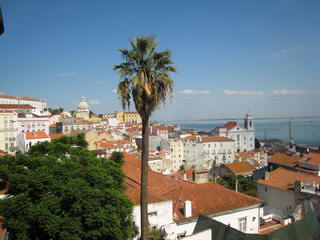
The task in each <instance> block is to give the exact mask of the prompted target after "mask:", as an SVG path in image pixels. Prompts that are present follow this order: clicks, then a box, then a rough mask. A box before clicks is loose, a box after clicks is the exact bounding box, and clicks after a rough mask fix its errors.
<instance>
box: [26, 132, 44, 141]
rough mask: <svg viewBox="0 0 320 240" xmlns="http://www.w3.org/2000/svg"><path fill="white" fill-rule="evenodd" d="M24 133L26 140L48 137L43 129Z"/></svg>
mask: <svg viewBox="0 0 320 240" xmlns="http://www.w3.org/2000/svg"><path fill="white" fill-rule="evenodd" d="M25 134H26V139H28V140H31V139H43V138H49V136H48V135H47V134H46V133H45V132H43V131H38V132H26V133H25Z"/></svg>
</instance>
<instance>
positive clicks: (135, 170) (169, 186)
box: [124, 153, 262, 239]
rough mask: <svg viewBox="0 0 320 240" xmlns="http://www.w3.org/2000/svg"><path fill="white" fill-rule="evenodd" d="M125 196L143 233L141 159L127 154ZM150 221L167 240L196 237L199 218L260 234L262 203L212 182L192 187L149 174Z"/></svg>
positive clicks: (175, 180)
mask: <svg viewBox="0 0 320 240" xmlns="http://www.w3.org/2000/svg"><path fill="white" fill-rule="evenodd" d="M124 172H125V174H126V180H125V184H126V186H127V190H126V194H127V195H128V197H129V198H130V199H131V201H132V202H133V204H134V210H133V219H134V222H135V225H136V226H137V227H138V229H140V226H141V225H140V206H139V205H140V159H138V158H136V157H134V156H133V155H130V154H126V153H125V164H124ZM148 175H149V179H148V181H149V183H148V184H149V185H148V201H149V204H148V220H149V223H150V224H151V226H152V227H154V228H156V229H161V230H162V233H163V237H164V239H178V238H180V237H183V236H188V235H191V234H192V233H193V230H194V227H195V225H196V222H197V219H198V216H199V215H200V214H203V215H206V216H209V217H211V218H213V219H215V220H217V221H220V222H222V223H224V224H227V225H228V224H230V226H232V227H234V228H236V229H238V230H240V231H242V232H246V233H258V232H259V223H260V210H259V208H260V204H261V202H262V201H261V200H260V199H257V198H253V197H250V196H247V195H244V194H241V193H237V192H234V191H232V190H229V189H227V188H225V187H223V186H221V185H219V184H215V183H213V182H208V183H202V184H197V185H195V184H193V183H190V182H186V181H181V180H177V179H174V178H171V177H166V176H164V175H162V174H159V173H155V172H153V171H151V170H149V173H148Z"/></svg>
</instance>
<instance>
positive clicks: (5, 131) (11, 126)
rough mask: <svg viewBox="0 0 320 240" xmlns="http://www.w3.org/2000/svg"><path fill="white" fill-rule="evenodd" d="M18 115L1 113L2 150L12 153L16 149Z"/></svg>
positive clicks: (0, 148) (0, 147)
mask: <svg viewBox="0 0 320 240" xmlns="http://www.w3.org/2000/svg"><path fill="white" fill-rule="evenodd" d="M17 134H18V129H17V113H15V112H0V150H2V151H5V152H11V151H10V150H13V148H15V147H16V137H17Z"/></svg>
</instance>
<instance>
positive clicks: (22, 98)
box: [0, 94, 43, 102]
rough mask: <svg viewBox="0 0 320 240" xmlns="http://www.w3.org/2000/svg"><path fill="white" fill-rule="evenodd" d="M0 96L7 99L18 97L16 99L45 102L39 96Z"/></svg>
mask: <svg viewBox="0 0 320 240" xmlns="http://www.w3.org/2000/svg"><path fill="white" fill-rule="evenodd" d="M0 98H7V99H16V100H26V101H34V102H43V101H42V100H41V99H39V98H32V97H23V96H7V95H2V94H0Z"/></svg>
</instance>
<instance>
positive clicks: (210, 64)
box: [0, 0, 320, 120]
mask: <svg viewBox="0 0 320 240" xmlns="http://www.w3.org/2000/svg"><path fill="white" fill-rule="evenodd" d="M122 5H123V3H122V4H120V3H116V2H113V1H110V2H108V3H107V2H102V1H101V2H100V1H97V2H95V3H92V2H87V1H68V2H63V1H56V2H55V3H50V4H49V3H48V2H44V1H36V0H34V1H29V2H28V3H17V2H9V1H4V2H3V3H2V11H3V15H4V23H5V29H6V32H5V33H4V35H2V36H1V37H0V52H1V53H2V54H0V65H1V66H2V67H1V73H2V74H1V86H0V92H2V93H5V94H7V95H18V96H19V95H20V96H21V95H28V96H32V97H38V98H43V99H45V100H47V101H48V104H49V107H53V108H57V107H63V108H65V109H66V110H73V109H75V108H76V106H77V104H78V102H79V99H80V97H81V96H84V97H86V99H87V100H88V103H89V105H90V109H91V110H92V111H94V112H95V113H106V112H113V111H121V105H120V104H119V101H118V97H117V94H116V93H115V88H116V86H117V84H118V82H119V79H118V78H117V76H116V73H115V72H114V71H113V70H112V66H113V65H115V64H118V63H120V61H121V58H120V54H119V53H118V52H117V49H118V48H127V47H129V42H128V39H129V38H134V37H135V36H137V35H146V34H154V35H155V36H156V37H157V39H158V40H159V42H160V45H159V49H160V50H163V49H170V50H171V51H172V52H173V60H174V62H175V63H176V65H177V68H178V73H176V74H173V75H172V78H173V79H174V80H175V82H176V85H175V88H174V94H173V98H172V99H171V100H169V101H168V103H167V104H166V105H165V106H164V107H162V108H161V109H160V110H159V111H158V112H156V113H155V114H154V115H153V118H154V119H159V120H177V119H192V118H194V117H195V116H196V117H197V118H199V119H200V118H232V117H240V116H243V115H244V114H245V113H246V112H248V111H249V112H250V113H251V114H253V115H254V116H257V117H272V116H280V117H281V116H284V117H287V116H288V117H289V116H300V115H319V110H318V108H317V102H318V101H319V96H320V81H319V76H320V73H319V70H318V69H320V58H319V53H320V46H319V40H320V33H319V30H318V23H319V22H320V16H319V15H318V12H319V10H320V3H319V2H317V1H309V2H308V3H306V2H301V1H286V0H283V1H268V2H264V3H262V2H259V3H257V2H256V1H249V0H246V1H241V3H240V2H239V1H229V2H228V3H225V2H223V3H222V2H218V1H216V2H211V1H202V2H201V3H195V2H183V3H182V2H174V3H171V2H170V1H164V2H163V3H162V4H161V5H160V4H157V5H156V6H155V5H154V4H148V1H141V2H139V4H136V3H133V2H130V1H126V2H125V5H126V7H125V8H122ZM141 12H143V14H141ZM150 19H151V20H150ZM131 110H134V106H132V109H131Z"/></svg>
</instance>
